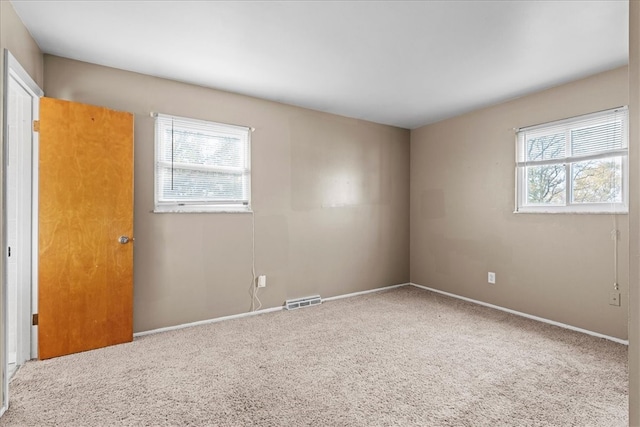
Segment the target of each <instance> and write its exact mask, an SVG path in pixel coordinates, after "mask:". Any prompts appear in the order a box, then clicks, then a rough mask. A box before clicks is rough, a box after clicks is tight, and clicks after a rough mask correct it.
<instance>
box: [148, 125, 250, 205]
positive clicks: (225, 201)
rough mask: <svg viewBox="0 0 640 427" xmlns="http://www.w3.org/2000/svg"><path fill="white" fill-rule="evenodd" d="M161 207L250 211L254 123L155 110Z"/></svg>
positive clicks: (157, 200)
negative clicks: (240, 123)
mask: <svg viewBox="0 0 640 427" xmlns="http://www.w3.org/2000/svg"><path fill="white" fill-rule="evenodd" d="M155 149H156V164H155V211H156V212H216V211H225V212H226V211H240V212H242V211H248V210H249V209H250V204H251V199H250V197H251V166H250V164H251V163H250V162H251V149H250V129H249V128H247V127H241V126H234V125H227V124H222V123H215V122H208V121H203V120H196V119H190V118H185V117H176V116H168V115H163V114H156V115H155Z"/></svg>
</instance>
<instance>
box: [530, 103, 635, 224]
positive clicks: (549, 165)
mask: <svg viewBox="0 0 640 427" xmlns="http://www.w3.org/2000/svg"><path fill="white" fill-rule="evenodd" d="M517 144H518V147H517V151H518V162H517V177H518V191H517V193H518V200H517V211H525V212H526V211H532V212H533V211H549V212H557V211H565V212H572V211H575V212H580V211H594V212H598V211H618V212H620V211H622V212H624V211H626V210H627V197H626V181H627V170H626V164H627V146H628V145H627V110H626V108H620V109H616V110H612V111H606V112H602V113H595V114H591V115H588V116H581V117H577V118H573V119H569V120H565V121H562V122H555V123H550V124H546V125H539V126H535V127H531V128H526V129H521V130H520V131H519V132H518V143H517Z"/></svg>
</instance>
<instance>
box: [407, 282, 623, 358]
mask: <svg viewBox="0 0 640 427" xmlns="http://www.w3.org/2000/svg"><path fill="white" fill-rule="evenodd" d="M409 284H410V285H411V286H415V287H416V288H420V289H424V290H426V291H431V292H435V293H437V294H442V295H446V296H448V297H452V298H457V299H461V300H464V301H467V302H472V303H474V304H478V305H482V306H485V307H489V308H494V309H496V310H500V311H505V312H507V313H511V314H515V315H516V316H521V317H526V318H527V319H532V320H537V321H538V322H543V323H548V324H550V325H554V326H559V327H561V328H565V329H570V330H572V331H576V332H582V333H583V334H587V335H592V336H594V337H598V338H604V339H607V340H609V341H613V342H617V343H618V344H624V345H627V346H628V345H629V341H628V340H622V339H620V338H616V337H612V336H609V335H604V334H600V333H598V332H593V331H589V330H587V329H582V328H578V327H576V326H571V325H567V324H565V323H560V322H556V321H555V320H549V319H545V318H544V317H538V316H534V315H532V314H527V313H522V312H520V311H515V310H511V309H510V308H504V307H500V306H499V305H493V304H489V303H487V302H482V301H478V300H474V299H471V298H467V297H463V296H460V295H456V294H452V293H449V292H445V291H440V290H438V289H433V288H429V287H427V286H422V285H417V284H415V283H409Z"/></svg>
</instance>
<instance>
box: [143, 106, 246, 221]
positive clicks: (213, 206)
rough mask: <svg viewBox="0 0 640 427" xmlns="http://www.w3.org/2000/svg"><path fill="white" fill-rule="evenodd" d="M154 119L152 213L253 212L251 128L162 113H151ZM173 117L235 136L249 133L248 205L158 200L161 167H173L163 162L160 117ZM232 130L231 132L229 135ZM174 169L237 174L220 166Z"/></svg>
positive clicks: (185, 165) (176, 164)
mask: <svg viewBox="0 0 640 427" xmlns="http://www.w3.org/2000/svg"><path fill="white" fill-rule="evenodd" d="M151 116H152V117H153V118H154V119H156V121H155V123H154V144H153V147H154V165H153V205H154V209H153V213H251V212H252V209H251V181H252V173H251V133H252V131H253V128H252V127H248V126H238V125H231V124H226V123H218V122H213V121H208V120H199V119H193V118H190V117H181V116H175V115H169V114H160V113H153V112H152V113H151ZM158 117H164V118H174V119H178V120H182V121H188V122H192V123H194V124H200V125H204V126H211V127H217V128H219V131H220V132H221V133H231V134H233V135H238V134H244V133H245V132H246V140H247V141H246V142H247V153H246V161H247V169H246V170H247V171H248V172H249V180H248V182H247V202H246V204H244V205H240V204H237V203H229V202H222V201H221V202H212V201H207V202H197V201H180V202H176V201H161V200H159V189H158V179H157V174H158V165H162V166H165V167H167V166H171V164H170V163H168V162H166V161H162V160H160V158H159V157H160V154H159V150H158V124H157V118H158ZM229 131H232V132H229ZM173 166H174V167H176V166H181V167H183V168H187V169H192V170H200V171H210V172H235V171H236V169H235V168H225V167H218V166H205V165H192V164H182V163H174V164H173Z"/></svg>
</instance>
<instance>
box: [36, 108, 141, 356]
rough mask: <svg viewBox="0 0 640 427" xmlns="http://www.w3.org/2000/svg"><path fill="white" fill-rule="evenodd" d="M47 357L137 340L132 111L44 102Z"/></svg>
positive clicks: (41, 289) (42, 322)
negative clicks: (133, 237)
mask: <svg viewBox="0 0 640 427" xmlns="http://www.w3.org/2000/svg"><path fill="white" fill-rule="evenodd" d="M39 132H40V144H39V145H40V153H39V158H40V161H39V222H38V224H39V233H38V245H39V260H38V270H39V271H38V357H39V358H40V359H48V358H51V357H56V356H62V355H65V354H71V353H77V352H80V351H85V350H91V349H95V348H100V347H105V346H108V345H113V344H120V343H124V342H129V341H131V340H132V339H133V243H132V241H130V242H129V243H124V244H123V243H121V242H120V241H119V238H120V236H127V237H132V236H133V115H132V114H130V113H123V112H119V111H113V110H109V109H106V108H102V107H96V106H92V105H84V104H78V103H74V102H68V101H62V100H57V99H52V98H41V101H40V131H39Z"/></svg>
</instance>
